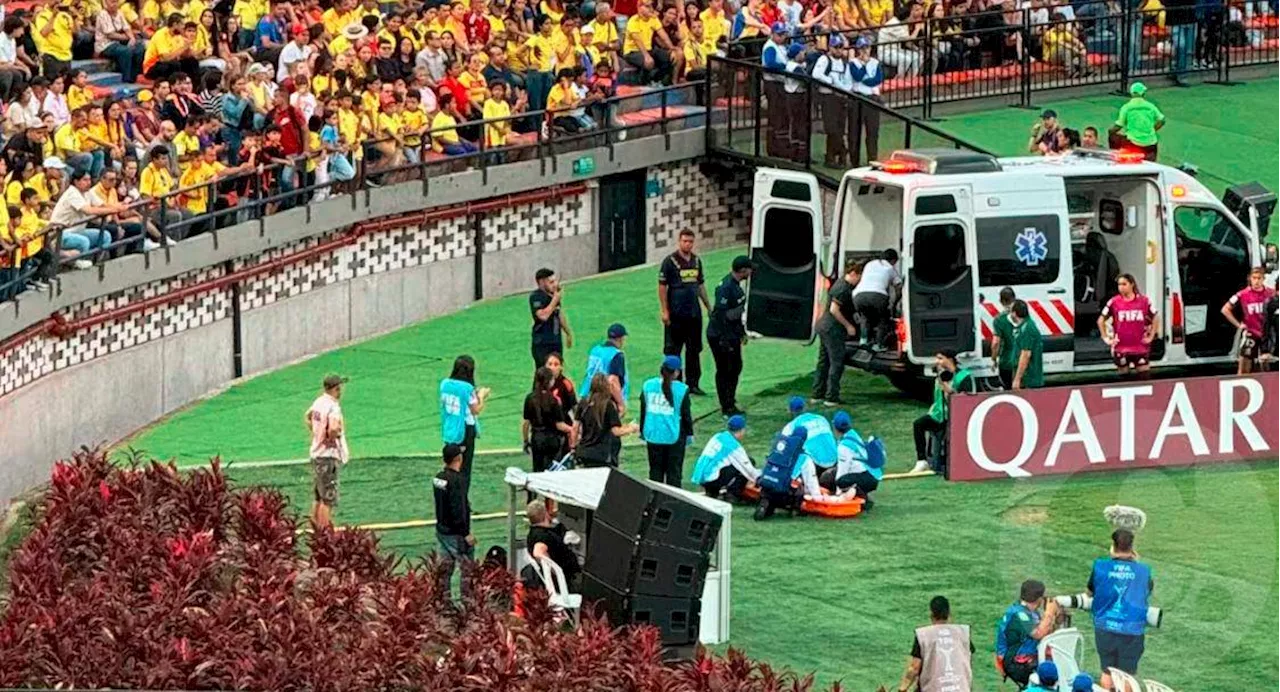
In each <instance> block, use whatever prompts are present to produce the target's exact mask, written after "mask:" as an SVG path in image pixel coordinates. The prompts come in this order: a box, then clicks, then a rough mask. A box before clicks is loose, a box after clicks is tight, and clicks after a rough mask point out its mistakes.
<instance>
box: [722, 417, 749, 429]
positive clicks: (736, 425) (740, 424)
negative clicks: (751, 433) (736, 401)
mask: <svg viewBox="0 0 1280 692" xmlns="http://www.w3.org/2000/svg"><path fill="white" fill-rule="evenodd" d="M725 427H726V428H728V429H729V432H738V431H739V430H741V429H743V428H745V427H747V419H746V418H744V417H743V416H742V414H741V413H737V414H734V415H732V416H729V422H727V423H725Z"/></svg>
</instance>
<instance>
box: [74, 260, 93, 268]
mask: <svg viewBox="0 0 1280 692" xmlns="http://www.w3.org/2000/svg"><path fill="white" fill-rule="evenodd" d="M71 264H72V266H74V267H75V268H76V269H89V268H91V267H93V262H90V261H89V260H87V259H78V260H75V261H74V262H72V263H71Z"/></svg>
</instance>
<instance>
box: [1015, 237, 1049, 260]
mask: <svg viewBox="0 0 1280 692" xmlns="http://www.w3.org/2000/svg"><path fill="white" fill-rule="evenodd" d="M1013 247H1014V256H1015V257H1017V258H1018V261H1019V262H1022V263H1023V264H1025V265H1027V266H1028V267H1035V266H1039V264H1040V263H1041V262H1043V261H1044V258H1045V257H1048V256H1049V239H1048V238H1046V237H1045V235H1044V233H1042V232H1040V231H1039V230H1038V229H1036V228H1024V229H1022V232H1021V233H1019V234H1018V236H1017V237H1016V238H1014V239H1013Z"/></svg>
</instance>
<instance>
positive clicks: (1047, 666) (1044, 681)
mask: <svg viewBox="0 0 1280 692" xmlns="http://www.w3.org/2000/svg"><path fill="white" fill-rule="evenodd" d="M1036 677H1038V678H1040V684H1041V685H1049V686H1054V685H1056V684H1057V682H1058V665H1057V664H1056V663H1054V662H1053V661H1041V663H1040V665H1038V666H1036Z"/></svg>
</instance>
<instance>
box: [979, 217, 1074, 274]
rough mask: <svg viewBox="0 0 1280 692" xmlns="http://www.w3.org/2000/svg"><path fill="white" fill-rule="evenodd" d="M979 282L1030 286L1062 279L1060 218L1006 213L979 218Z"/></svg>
mask: <svg viewBox="0 0 1280 692" xmlns="http://www.w3.org/2000/svg"><path fill="white" fill-rule="evenodd" d="M976 227H977V237H978V285H979V286H1028V285H1035V284H1051V283H1053V282H1054V281H1057V279H1058V270H1059V266H1058V265H1059V263H1060V258H1061V238H1060V237H1059V225H1058V217H1057V216H1055V215H1052V214H1044V215H1037V216H1004V217H997V218H988V219H978V220H977V224H976Z"/></svg>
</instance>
